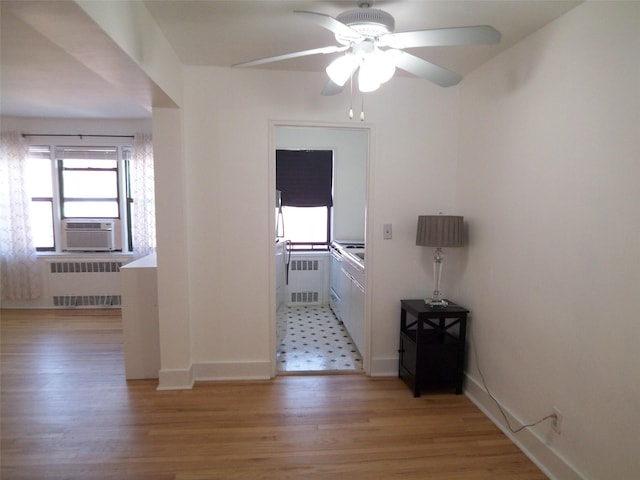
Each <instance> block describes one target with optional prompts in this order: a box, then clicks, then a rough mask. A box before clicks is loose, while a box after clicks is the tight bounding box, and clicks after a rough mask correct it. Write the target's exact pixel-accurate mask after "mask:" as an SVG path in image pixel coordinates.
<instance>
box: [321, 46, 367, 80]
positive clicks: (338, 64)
mask: <svg viewBox="0 0 640 480" xmlns="http://www.w3.org/2000/svg"><path fill="white" fill-rule="evenodd" d="M359 63H360V62H359V60H358V57H356V56H355V55H354V54H353V53H346V54H344V55H342V56H341V57H338V58H336V59H335V60H334V61H333V62H331V63H330V64H329V66H328V67H327V68H326V69H325V70H326V72H327V75H328V76H329V78H330V79H331V81H332V82H333V83H335V84H336V85H339V86H341V87H342V86H343V85H344V84H345V83H346V82H347V80H349V77H351V75H352V74H353V72H355V70H356V68H358V65H359Z"/></svg>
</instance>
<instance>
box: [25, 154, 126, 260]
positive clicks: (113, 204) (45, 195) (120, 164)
mask: <svg viewBox="0 0 640 480" xmlns="http://www.w3.org/2000/svg"><path fill="white" fill-rule="evenodd" d="M52 152H53V155H52ZM129 156H130V148H129V147H114V146H109V147H100V146H95V147H94V146H91V147H87V146H82V147H72V146H52V145H45V146H31V147H29V157H28V160H27V161H28V174H27V175H28V181H29V186H28V188H29V192H30V196H31V213H32V229H33V234H34V244H35V246H36V250H38V251H47V250H49V251H55V250H56V246H57V245H59V244H60V243H61V242H56V231H57V232H58V235H61V234H62V227H61V221H62V220H64V219H69V218H82V219H119V220H121V222H120V224H121V225H122V228H123V229H124V230H125V232H127V237H130V233H129V232H130V228H128V225H129V224H130V216H129V215H127V213H128V212H129V209H128V208H127V206H128V203H129V202H130V199H123V198H122V195H121V192H122V191H124V186H125V185H126V184H127V182H126V181H125V180H126V178H123V177H126V175H127V173H128V171H127V169H126V168H125V164H126V162H127V161H128V159H129ZM125 245H128V246H130V245H131V239H130V238H127V242H126V243H125Z"/></svg>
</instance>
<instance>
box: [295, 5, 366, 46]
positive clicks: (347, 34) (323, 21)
mask: <svg viewBox="0 0 640 480" xmlns="http://www.w3.org/2000/svg"><path fill="white" fill-rule="evenodd" d="M293 13H295V14H296V15H300V16H301V17H303V18H306V19H307V20H309V21H311V22H313V23H315V24H317V25H320V26H321V27H323V28H326V29H327V30H330V31H331V32H333V33H335V34H336V35H340V36H341V37H343V38H345V39H347V40H354V41H355V40H362V39H363V38H364V37H363V36H362V35H360V34H359V33H358V32H356V31H355V30H354V29H352V28H351V27H349V26H347V25H345V24H344V23H342V22H339V21H338V20H336V19H335V18H333V17H331V16H329V15H325V14H324V13H316V12H307V11H304V10H294V12H293Z"/></svg>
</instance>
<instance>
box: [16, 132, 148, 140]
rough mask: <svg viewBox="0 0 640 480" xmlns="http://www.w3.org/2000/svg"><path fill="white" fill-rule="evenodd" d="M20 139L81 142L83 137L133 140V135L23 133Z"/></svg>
mask: <svg viewBox="0 0 640 480" xmlns="http://www.w3.org/2000/svg"><path fill="white" fill-rule="evenodd" d="M22 137H79V138H80V140H82V138H83V137H101V138H135V135H83V134H81V133H77V134H68V133H60V134H58V133H23V134H22Z"/></svg>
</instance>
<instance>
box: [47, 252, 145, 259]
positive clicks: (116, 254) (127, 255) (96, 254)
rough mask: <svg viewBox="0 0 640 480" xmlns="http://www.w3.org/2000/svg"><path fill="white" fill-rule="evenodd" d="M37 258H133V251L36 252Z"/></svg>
mask: <svg viewBox="0 0 640 480" xmlns="http://www.w3.org/2000/svg"><path fill="white" fill-rule="evenodd" d="M36 256H37V257H38V258H58V257H59V258H74V257H84V258H86V257H113V258H133V252H36Z"/></svg>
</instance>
